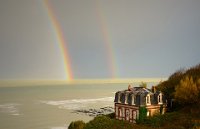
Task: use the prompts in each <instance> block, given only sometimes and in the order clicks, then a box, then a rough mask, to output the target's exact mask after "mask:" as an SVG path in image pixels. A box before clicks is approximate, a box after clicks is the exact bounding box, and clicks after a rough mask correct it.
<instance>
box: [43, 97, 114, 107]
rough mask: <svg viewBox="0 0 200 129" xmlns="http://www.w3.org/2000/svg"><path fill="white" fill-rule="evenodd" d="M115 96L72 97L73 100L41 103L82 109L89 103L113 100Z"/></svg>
mask: <svg viewBox="0 0 200 129" xmlns="http://www.w3.org/2000/svg"><path fill="white" fill-rule="evenodd" d="M113 100H114V98H113V97H104V98H97V99H72V100H58V101H52V100H51V101H40V102H41V103H44V104H48V105H53V106H58V107H59V108H61V109H80V108H83V107H87V105H88V104H93V103H101V102H108V103H109V102H113Z"/></svg>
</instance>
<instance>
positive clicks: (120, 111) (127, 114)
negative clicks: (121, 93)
mask: <svg viewBox="0 0 200 129" xmlns="http://www.w3.org/2000/svg"><path fill="white" fill-rule="evenodd" d="M115 115H116V119H118V120H126V121H129V122H133V123H136V119H139V108H138V107H135V106H129V105H125V104H119V103H115Z"/></svg>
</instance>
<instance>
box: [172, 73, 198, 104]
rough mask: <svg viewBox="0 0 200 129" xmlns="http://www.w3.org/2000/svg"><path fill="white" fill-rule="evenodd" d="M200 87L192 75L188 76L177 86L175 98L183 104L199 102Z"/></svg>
mask: <svg viewBox="0 0 200 129" xmlns="http://www.w3.org/2000/svg"><path fill="white" fill-rule="evenodd" d="M198 94H199V91H198V88H197V85H196V83H195V82H194V81H193V78H192V77H188V76H186V77H185V78H184V79H183V80H181V81H180V84H179V85H178V86H177V87H176V92H175V99H176V100H177V101H178V102H179V103H181V104H193V103H196V102H198Z"/></svg>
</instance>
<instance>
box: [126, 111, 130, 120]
mask: <svg viewBox="0 0 200 129" xmlns="http://www.w3.org/2000/svg"><path fill="white" fill-rule="evenodd" d="M129 117H130V113H129V110H128V109H126V120H129Z"/></svg>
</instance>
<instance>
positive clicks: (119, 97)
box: [118, 93, 121, 103]
mask: <svg viewBox="0 0 200 129" xmlns="http://www.w3.org/2000/svg"><path fill="white" fill-rule="evenodd" d="M120 102H121V93H118V103H120Z"/></svg>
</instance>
